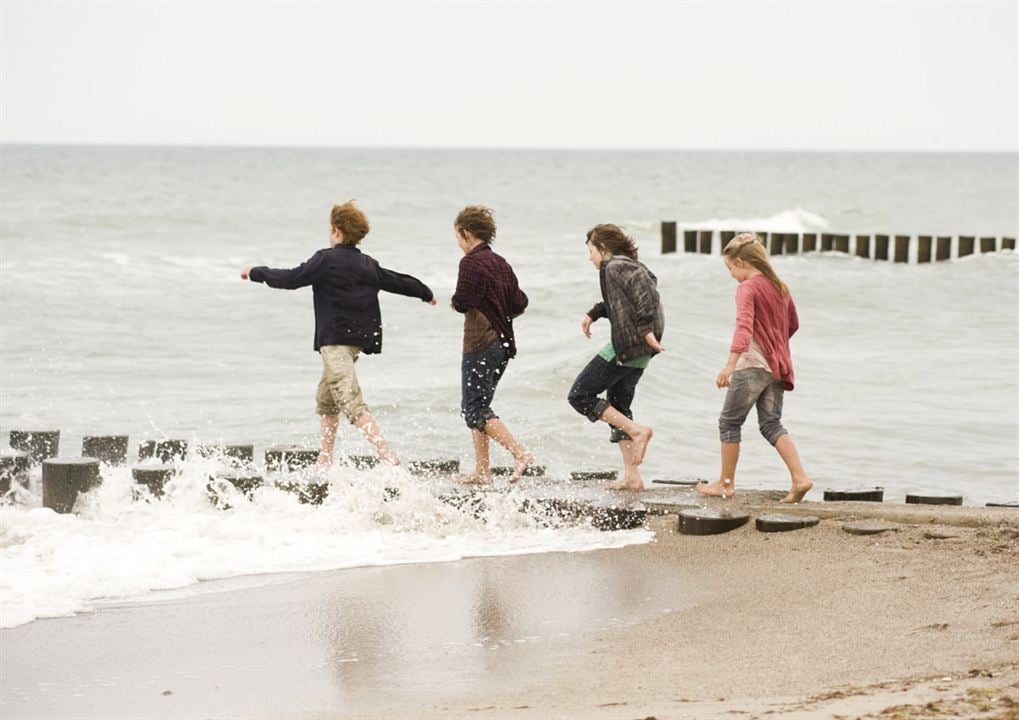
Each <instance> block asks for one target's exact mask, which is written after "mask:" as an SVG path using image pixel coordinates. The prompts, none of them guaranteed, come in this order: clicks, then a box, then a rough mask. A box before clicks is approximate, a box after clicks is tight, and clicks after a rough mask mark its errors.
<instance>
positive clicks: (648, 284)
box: [610, 263, 659, 336]
mask: <svg viewBox="0 0 1019 720" xmlns="http://www.w3.org/2000/svg"><path fill="white" fill-rule="evenodd" d="M610 267H612V266H610ZM616 267H618V268H619V269H618V270H617V271H616V272H620V273H622V276H621V278H620V279H621V280H622V285H623V287H624V288H625V289H626V294H627V295H628V296H629V297H630V302H631V303H632V304H633V308H634V320H635V322H636V325H637V329H638V330H639V331H640V334H641V336H644V335H647V334H648V333H649V332H653V331H654V323H655V310H657V309H658V302H659V300H658V289H657V288H656V287H655V280H654V276H653V275H652V274H651V272H650V271H649V270H648V269H647V268H645V267H644V266H642V265H638V264H636V263H633V264H630V263H626V264H619V265H617V266H616Z"/></svg>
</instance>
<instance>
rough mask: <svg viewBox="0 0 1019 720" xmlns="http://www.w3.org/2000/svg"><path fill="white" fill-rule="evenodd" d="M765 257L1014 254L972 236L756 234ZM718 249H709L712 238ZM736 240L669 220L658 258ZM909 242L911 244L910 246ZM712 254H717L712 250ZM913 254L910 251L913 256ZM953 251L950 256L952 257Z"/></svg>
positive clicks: (900, 258)
mask: <svg viewBox="0 0 1019 720" xmlns="http://www.w3.org/2000/svg"><path fill="white" fill-rule="evenodd" d="M756 234H757V236H758V237H760V238H761V241H762V242H763V243H764V245H765V247H767V248H768V253H769V254H770V255H796V254H799V253H810V252H818V251H820V252H840V253H845V254H846V255H850V254H852V255H854V256H856V257H860V258H866V259H870V260H889V261H892V262H897V263H906V262H909V261H910V258H915V262H917V263H929V262H940V261H944V260H950V259H952V258H953V257H955V258H962V257H966V256H968V255H973V254H975V253H976V252H977V251H978V250H979V252H980V253H990V252H997V251H999V250H1015V238H1014V237H1002V238H1000V242H999V238H997V237H986V236H985V237H978V236H976V235H959V236H951V235H917V236H916V237H915V238H914V236H912V235H891V234H889V235H880V234H874V235H872V234H853V235H850V234H842V233H779V232H772V233H769V232H764V231H759V232H757V233H756ZM716 235H717V236H718V243H715V236H716ZM736 235H737V232H736V231H735V230H720V231H718V232H716V231H715V230H683V231H682V232H680V230H679V229H678V227H677V224H676V223H675V222H674V221H671V220H664V221H662V254H663V255H665V254H667V253H674V252H676V251H677V250H678V249H679V245H678V242H679V239H680V237H682V239H683V251H684V252H688V253H700V254H702V255H711V254H713V253H714V252H717V253H719V254H720V253H721V252H722V250H723V249H724V248H725V246H726V244H727V243H728V242H729V241H730V240H732V239H733V238H734V237H735V236H736ZM914 240H915V242H914ZM716 248H717V250H716ZM914 248H915V251H914ZM953 250H954V253H953Z"/></svg>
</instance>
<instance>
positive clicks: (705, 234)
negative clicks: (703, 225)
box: [699, 230, 715, 255]
mask: <svg viewBox="0 0 1019 720" xmlns="http://www.w3.org/2000/svg"><path fill="white" fill-rule="evenodd" d="M714 234H715V233H714V232H713V231H712V230H701V231H700V233H699V237H700V241H701V242H700V249H701V255H710V254H711V238H712V237H713V236H714Z"/></svg>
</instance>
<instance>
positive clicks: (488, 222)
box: [453, 205, 495, 245]
mask: <svg viewBox="0 0 1019 720" xmlns="http://www.w3.org/2000/svg"><path fill="white" fill-rule="evenodd" d="M453 227H455V228H456V231H457V232H458V233H460V232H462V233H470V234H471V235H473V236H474V237H475V238H477V239H478V240H480V241H481V242H483V243H488V244H489V245H491V244H492V243H493V242H495V217H493V215H492V211H491V210H490V209H488V208H487V207H485V206H484V205H468V206H467V207H465V208H464V209H463V210H461V211H460V214H459V215H457V216H456V220H455V221H454V222H453Z"/></svg>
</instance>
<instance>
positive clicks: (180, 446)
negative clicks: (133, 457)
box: [138, 440, 188, 462]
mask: <svg viewBox="0 0 1019 720" xmlns="http://www.w3.org/2000/svg"><path fill="white" fill-rule="evenodd" d="M187 454H188V441H187V440H146V441H145V442H143V443H142V444H141V445H139V446H138V459H139V460H147V459H148V458H150V457H155V458H159V461H160V462H172V461H173V459H174V458H179V459H181V460H183V459H184V458H185V457H187Z"/></svg>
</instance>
